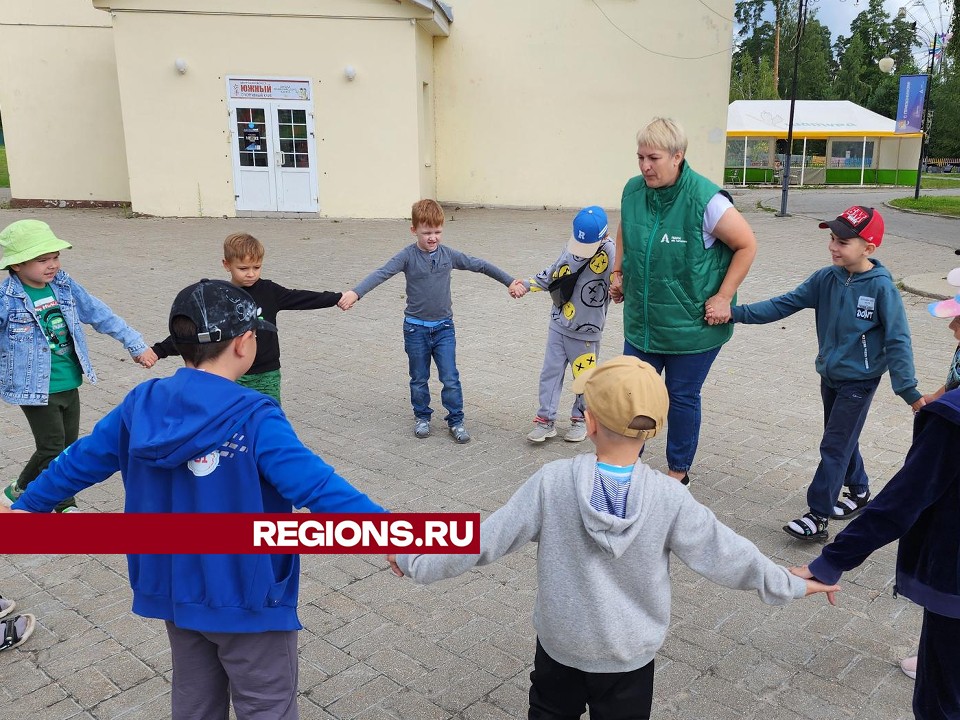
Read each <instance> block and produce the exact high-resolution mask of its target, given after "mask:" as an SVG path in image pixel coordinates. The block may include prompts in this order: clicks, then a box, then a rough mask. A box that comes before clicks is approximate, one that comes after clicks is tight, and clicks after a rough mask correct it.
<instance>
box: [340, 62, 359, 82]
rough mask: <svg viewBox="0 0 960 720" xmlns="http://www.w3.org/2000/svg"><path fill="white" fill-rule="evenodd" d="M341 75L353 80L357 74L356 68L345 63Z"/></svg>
mask: <svg viewBox="0 0 960 720" xmlns="http://www.w3.org/2000/svg"><path fill="white" fill-rule="evenodd" d="M343 76H344V77H345V78H346V79H347V80H353V79H354V78H355V77H356V76H357V69H356V68H355V67H354V66H353V65H347V66H346V67H345V68H344V69H343Z"/></svg>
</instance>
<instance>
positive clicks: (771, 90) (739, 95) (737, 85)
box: [730, 58, 777, 102]
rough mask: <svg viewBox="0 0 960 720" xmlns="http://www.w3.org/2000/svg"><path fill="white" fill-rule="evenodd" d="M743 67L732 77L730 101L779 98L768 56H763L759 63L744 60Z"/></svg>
mask: <svg viewBox="0 0 960 720" xmlns="http://www.w3.org/2000/svg"><path fill="white" fill-rule="evenodd" d="M741 68H742V69H741V70H740V71H739V72H736V73H734V74H733V77H731V78H730V102H733V101H734V100H776V99H777V90H776V88H775V87H774V86H773V68H772V67H771V66H770V61H769V60H767V58H761V59H760V62H759V64H758V63H754V62H752V61H749V60H747V61H744V62H742V64H741Z"/></svg>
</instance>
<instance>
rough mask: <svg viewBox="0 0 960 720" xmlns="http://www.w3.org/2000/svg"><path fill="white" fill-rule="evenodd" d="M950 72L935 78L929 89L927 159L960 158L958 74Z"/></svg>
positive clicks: (959, 84) (959, 75)
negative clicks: (930, 113) (929, 113)
mask: <svg viewBox="0 0 960 720" xmlns="http://www.w3.org/2000/svg"><path fill="white" fill-rule="evenodd" d="M951 70H952V71H951V72H949V73H944V74H942V75H941V76H938V77H936V78H935V79H934V83H933V85H932V86H931V88H930V108H931V112H932V115H931V117H932V120H931V122H930V132H929V135H928V137H929V149H928V150H927V156H928V157H960V123H958V122H957V118H960V72H957V70H956V67H954V68H952V69H951Z"/></svg>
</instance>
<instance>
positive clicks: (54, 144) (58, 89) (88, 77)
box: [0, 0, 130, 203]
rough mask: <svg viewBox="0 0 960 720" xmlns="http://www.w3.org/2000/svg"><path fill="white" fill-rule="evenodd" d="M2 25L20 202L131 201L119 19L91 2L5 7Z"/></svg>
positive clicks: (8, 136) (14, 190)
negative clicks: (115, 32) (114, 25)
mask: <svg viewBox="0 0 960 720" xmlns="http://www.w3.org/2000/svg"><path fill="white" fill-rule="evenodd" d="M0 18H2V24H0V72H2V80H0V112H2V113H3V132H4V138H5V140H6V150H7V163H8V165H9V169H10V191H11V195H12V197H13V200H14V202H15V203H16V202H17V201H31V200H45V201H59V200H69V201H74V202H76V201H79V202H83V203H99V202H125V201H128V200H129V199H130V192H129V189H128V188H129V186H128V183H127V159H126V151H125V148H124V140H123V123H122V121H121V115H120V93H119V88H118V84H117V64H116V59H115V57H114V50H113V37H112V34H111V30H110V16H109V15H107V14H106V13H103V12H100V11H98V10H95V9H94V8H93V7H92V5H91V4H90V3H89V1H88V0H44V1H43V2H28V3H25V2H19V1H17V0H0ZM41 48H42V51H39V52H38V49H41Z"/></svg>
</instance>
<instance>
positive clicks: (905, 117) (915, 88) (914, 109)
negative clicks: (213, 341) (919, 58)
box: [895, 75, 930, 133]
mask: <svg viewBox="0 0 960 720" xmlns="http://www.w3.org/2000/svg"><path fill="white" fill-rule="evenodd" d="M929 79H930V78H929V77H928V76H927V75H901V76H900V97H899V98H898V99H897V127H896V130H895V132H897V133H919V132H923V105H924V102H923V101H924V99H925V97H926V94H927V82H929Z"/></svg>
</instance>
